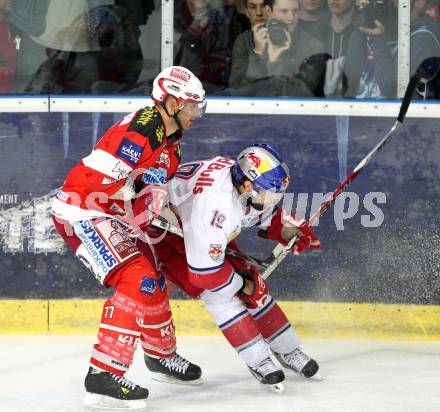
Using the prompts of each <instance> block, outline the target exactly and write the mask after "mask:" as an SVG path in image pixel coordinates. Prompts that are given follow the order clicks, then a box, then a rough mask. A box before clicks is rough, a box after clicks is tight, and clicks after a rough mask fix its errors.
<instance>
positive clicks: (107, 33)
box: [23, 0, 142, 94]
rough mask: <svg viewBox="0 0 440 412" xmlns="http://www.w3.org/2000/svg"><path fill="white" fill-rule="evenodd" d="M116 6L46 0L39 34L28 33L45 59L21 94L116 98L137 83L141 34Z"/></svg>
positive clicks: (106, 0) (108, 0) (102, 0)
mask: <svg viewBox="0 0 440 412" xmlns="http://www.w3.org/2000/svg"><path fill="white" fill-rule="evenodd" d="M40 1H41V2H42V0H40ZM37 3H38V0H36V3H35V4H37ZM114 3H115V1H114V0H77V1H75V2H60V1H57V0H49V1H48V2H47V9H46V15H45V17H44V20H43V18H42V17H41V16H40V17H41V18H40V24H39V25H40V26H43V27H44V29H43V31H42V32H41V29H39V30H38V32H37V33H38V35H34V34H29V38H30V39H31V40H32V41H33V43H35V44H37V45H39V46H40V47H42V48H44V49H45V53H46V56H45V59H44V60H43V61H42V63H41V60H40V63H41V64H40V65H39V67H38V69H37V70H36V71H35V73H34V75H33V76H32V78H31V79H30V81H29V82H28V84H27V86H26V87H25V89H24V91H26V92H29V93H52V94H53V93H115V92H121V91H126V90H127V89H129V88H130V86H132V85H133V84H135V83H136V80H137V78H138V76H139V73H140V71H141V68H142V53H141V47H140V44H139V42H138V38H139V35H140V31H139V29H138V27H137V25H136V21H135V16H134V15H133V14H132V13H130V12H129V11H128V10H126V9H125V8H124V7H123V6H120V5H116V4H114ZM133 4H134V3H133ZM42 9H43V8H42ZM26 10H27V12H30V10H29V9H26ZM27 17H28V16H27ZM43 21H44V25H43V24H41V23H42V22H43ZM25 26H26V25H25ZM28 26H29V25H28ZM37 33H36V34H37ZM25 53H26V49H23V54H25Z"/></svg>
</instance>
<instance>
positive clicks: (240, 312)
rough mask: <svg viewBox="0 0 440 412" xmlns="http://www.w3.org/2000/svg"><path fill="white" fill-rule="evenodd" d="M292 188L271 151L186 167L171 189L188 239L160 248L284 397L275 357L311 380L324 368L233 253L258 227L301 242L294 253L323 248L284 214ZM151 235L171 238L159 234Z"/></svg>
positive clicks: (174, 277) (261, 147) (170, 272)
mask: <svg viewBox="0 0 440 412" xmlns="http://www.w3.org/2000/svg"><path fill="white" fill-rule="evenodd" d="M289 180H290V176H289V170H288V167H287V165H286V164H285V163H284V162H283V161H282V159H281V157H280V156H279V154H278V153H277V152H276V151H275V150H274V149H273V148H272V147H271V146H269V145H267V144H257V145H254V146H252V147H248V148H247V149H245V150H243V151H242V152H241V153H240V155H239V156H238V159H237V161H233V160H231V159H228V158H224V157H215V158H212V159H209V160H206V161H195V162H191V163H186V164H183V165H182V166H181V167H180V168H179V170H178V171H177V173H176V176H175V178H174V179H173V180H172V181H170V182H169V190H170V203H171V205H170V207H171V208H172V209H173V211H174V212H175V214H176V216H177V217H176V220H175V222H174V225H177V224H179V225H180V226H181V230H182V232H183V239H182V237H179V236H177V235H176V234H172V233H168V234H167V235H166V236H165V237H164V238H163V239H162V240H161V241H160V242H158V243H157V244H155V249H156V252H157V255H158V257H159V260H161V261H162V262H163V266H162V269H163V272H164V274H165V276H166V277H167V278H168V279H170V280H171V281H172V282H173V283H175V284H176V285H177V286H178V287H179V288H181V289H182V290H183V291H185V292H186V293H187V294H188V295H190V296H192V297H200V298H201V299H202V300H203V302H204V305H205V307H206V308H207V309H208V311H209V312H210V313H211V314H212V316H213V317H214V318H215V320H216V322H217V325H218V326H219V328H220V329H221V330H222V332H223V334H224V336H225V337H226V339H227V340H228V341H229V343H230V344H231V345H232V346H233V347H234V348H235V349H236V351H237V352H238V354H239V355H240V357H241V358H242V359H243V360H244V362H245V363H246V365H247V366H248V367H249V369H250V371H251V373H252V374H253V375H254V376H255V377H256V378H257V379H258V380H259V381H260V382H261V383H262V384H264V385H267V386H269V387H271V388H273V389H274V390H275V391H278V392H280V391H282V390H283V388H282V384H281V382H282V381H283V380H284V373H283V371H282V370H281V369H279V368H278V367H277V366H276V364H275V363H274V362H273V360H272V359H271V357H270V355H271V354H272V353H273V354H274V355H275V356H276V358H277V359H278V360H279V362H280V363H281V365H283V367H285V368H287V369H291V370H293V371H295V372H297V373H299V374H301V375H303V376H305V377H308V378H310V377H312V376H315V377H318V378H319V375H318V373H317V372H318V364H317V363H316V361H315V360H313V359H311V358H310V357H309V356H307V355H306V354H305V353H304V352H302V350H301V349H300V347H299V343H300V342H299V338H298V336H297V335H296V333H295V331H294V329H293V327H292V325H291V324H290V322H289V321H288V319H287V317H286V316H285V314H284V313H283V311H282V310H281V308H280V307H279V306H278V304H277V303H276V302H275V300H274V299H273V297H272V296H270V294H269V291H268V287H267V284H266V282H265V280H264V279H263V278H262V277H261V276H260V274H259V273H258V271H257V270H256V268H255V267H250V266H247V265H246V264H243V261H241V260H239V259H237V258H233V257H231V256H228V255H226V253H225V251H226V248H235V249H237V245H236V244H235V242H234V240H233V239H234V238H235V237H236V236H238V234H239V233H240V231H241V228H242V227H249V226H253V225H256V224H259V225H261V226H262V227H263V226H265V227H267V229H266V230H262V231H261V232H260V234H261V235H262V237H264V238H266V239H272V240H277V241H279V242H281V243H283V244H286V243H287V242H288V241H289V240H290V239H291V238H292V237H293V236H295V235H298V236H299V239H298V241H297V242H296V244H295V246H294V247H293V249H292V252H293V253H296V254H299V253H302V252H303V251H304V250H305V249H307V248H319V247H320V242H319V240H318V238H317V237H316V235H315V234H314V233H313V231H312V230H311V228H310V227H309V226H308V225H307V223H306V222H305V221H304V220H300V219H297V218H296V217H295V216H294V215H293V214H291V213H287V212H286V211H284V210H282V209H281V208H280V207H278V206H276V205H277V204H278V203H279V201H280V200H281V199H282V197H283V194H284V192H285V190H286V188H287V186H288V184H289ZM135 209H136V205H135ZM176 222H177V223H176ZM149 233H150V235H151V236H158V235H159V234H160V235H161V236H163V233H161V232H159V231H158V230H157V229H154V228H153V227H151V228H150V229H149ZM139 247H140V249H144V248H143V247H142V246H139Z"/></svg>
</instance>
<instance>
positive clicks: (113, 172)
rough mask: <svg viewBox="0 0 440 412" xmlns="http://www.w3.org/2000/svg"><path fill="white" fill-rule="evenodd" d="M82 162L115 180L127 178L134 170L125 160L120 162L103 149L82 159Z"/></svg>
mask: <svg viewBox="0 0 440 412" xmlns="http://www.w3.org/2000/svg"><path fill="white" fill-rule="evenodd" d="M82 162H83V163H84V165H85V166H87V167H89V168H90V169H93V170H96V171H97V172H99V173H102V174H104V175H106V176H110V177H112V178H113V179H121V178H125V177H127V176H128V174H129V173H130V172H131V171H132V170H133V168H132V167H131V166H129V165H128V164H127V163H125V162H124V161H123V160H120V159H118V158H117V157H115V156H113V155H112V154H110V153H107V152H105V151H104V150H101V149H96V150H94V151H93V152H92V153H90V154H89V155H88V156H86V157H85V158H84V159H82ZM121 175H126V176H121Z"/></svg>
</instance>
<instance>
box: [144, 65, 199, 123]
mask: <svg viewBox="0 0 440 412" xmlns="http://www.w3.org/2000/svg"><path fill="white" fill-rule="evenodd" d="M169 95H171V96H174V97H175V98H176V99H177V103H178V105H179V108H180V109H182V108H183V106H184V105H185V103H192V104H193V106H194V107H195V109H196V114H197V116H199V117H200V116H202V115H203V113H204V112H205V110H206V100H205V90H204V89H203V85H202V83H201V82H200V80H199V79H198V78H197V77H196V76H195V75H194V73H192V72H191V71H190V70H188V69H186V68H185V67H182V66H170V67H167V68H166V69H164V70H162V71H161V72H160V73H159V74H158V75H157V76H156V78H155V79H154V82H153V91H152V92H151V98H152V99H153V100H154V102H155V103H159V104H161V103H164V102H165V100H166V98H167V97H168V96H169Z"/></svg>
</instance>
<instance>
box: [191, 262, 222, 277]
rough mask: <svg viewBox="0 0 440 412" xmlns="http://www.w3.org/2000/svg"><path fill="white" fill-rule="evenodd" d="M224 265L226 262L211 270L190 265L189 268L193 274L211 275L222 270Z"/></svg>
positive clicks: (210, 268)
mask: <svg viewBox="0 0 440 412" xmlns="http://www.w3.org/2000/svg"><path fill="white" fill-rule="evenodd" d="M223 265H224V262H222V263H221V264H220V265H218V266H211V267H209V268H195V267H194V266H191V265H188V267H189V268H190V270H191V272H193V273H196V274H198V275H210V274H212V273H214V272H217V271H218V270H220V269H221V268H222V267H223Z"/></svg>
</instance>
